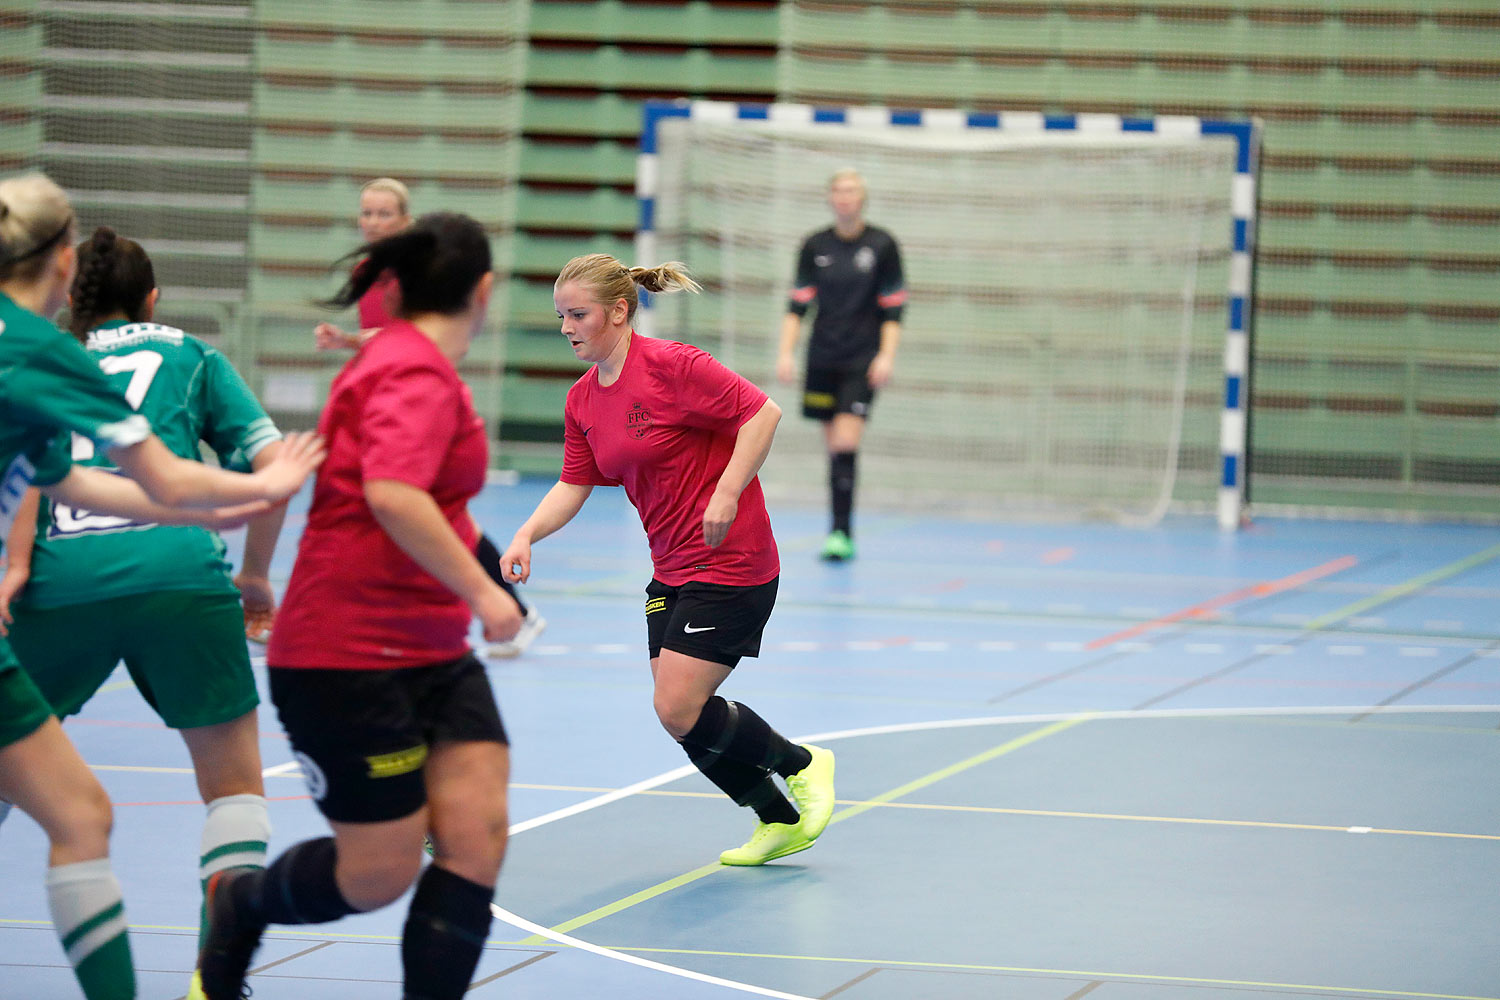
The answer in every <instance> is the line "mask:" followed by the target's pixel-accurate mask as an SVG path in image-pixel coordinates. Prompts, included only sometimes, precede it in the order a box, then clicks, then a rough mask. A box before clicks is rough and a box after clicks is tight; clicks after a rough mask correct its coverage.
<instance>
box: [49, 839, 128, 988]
mask: <svg viewBox="0 0 1500 1000" xmlns="http://www.w3.org/2000/svg"><path fill="white" fill-rule="evenodd" d="M47 908H48V909H49V910H50V911H51V912H52V926H54V927H56V928H57V936H58V937H59V938H61V939H62V943H63V950H65V951H66V952H67V953H68V961H69V962H70V963H72V965H73V967H74V968H75V969H76V968H77V967H78V966H79V965H80V964H82V962H83V961H84V960H85V959H86V958H88V957H89V956H90V955H92V954H93V953H94V952H96V951H98V950H99V949H100V948H102V947H103V946H104V945H106V944H108V943H110V942H111V941H113V940H115V939H116V938H118V937H120V936H121V935H123V934H124V933H125V904H124V897H123V896H122V895H121V893H120V882H119V880H118V879H116V878H115V873H114V871H113V870H112V869H111V868H110V866H109V859H108V858H96V859H95V860H93V861H75V862H74V863H72V864H67V865H58V866H57V867H56V868H49V869H47Z"/></svg>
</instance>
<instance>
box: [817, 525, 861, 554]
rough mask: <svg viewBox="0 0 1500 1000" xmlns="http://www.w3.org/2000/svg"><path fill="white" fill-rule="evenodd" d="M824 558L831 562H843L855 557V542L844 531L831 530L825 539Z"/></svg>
mask: <svg viewBox="0 0 1500 1000" xmlns="http://www.w3.org/2000/svg"><path fill="white" fill-rule="evenodd" d="M820 555H821V556H822V558H824V559H826V560H828V561H829V562H843V561H844V560H845V559H853V558H854V542H853V541H852V540H851V539H850V538H849V536H848V535H846V534H844V533H843V532H842V531H830V532H829V533H828V537H827V538H825V539H824V540H823V551H822V552H821V553H820Z"/></svg>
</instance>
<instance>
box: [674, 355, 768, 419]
mask: <svg viewBox="0 0 1500 1000" xmlns="http://www.w3.org/2000/svg"><path fill="white" fill-rule="evenodd" d="M767 398H768V397H767V396H766V394H765V393H764V392H762V391H761V390H760V389H759V388H758V387H757V386H756V385H755V383H754V382H751V381H750V380H749V379H747V378H745V377H744V376H742V375H739V374H737V373H735V372H733V371H730V370H729V369H728V368H726V367H724V366H723V365H721V364H720V363H719V362H718V361H716V360H714V358H713V356H712V355H711V354H708V353H707V352H705V351H700V350H696V349H692V350H688V351H685V352H683V357H682V360H681V362H680V363H679V366H678V388H677V399H678V403H679V405H680V406H681V408H682V417H683V423H685V424H688V425H690V426H693V427H702V428H705V429H707V430H711V431H715V432H718V433H721V434H735V433H737V432H738V431H739V429H740V428H741V427H743V426H744V425H745V422H746V421H747V420H749V419H750V418H751V417H753V416H755V415H756V414H757V413H759V412H760V408H761V407H763V406H765V405H766V399H767Z"/></svg>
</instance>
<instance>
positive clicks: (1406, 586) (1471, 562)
mask: <svg viewBox="0 0 1500 1000" xmlns="http://www.w3.org/2000/svg"><path fill="white" fill-rule="evenodd" d="M1496 556H1500V545H1492V546H1490V547H1489V548H1487V549H1485V550H1484V551H1483V552H1476V553H1474V554H1473V555H1472V556H1469V557H1468V558H1465V559H1460V560H1459V561H1458V562H1454V563H1449V564H1448V565H1446V566H1442V567H1439V568H1438V569H1435V570H1433V571H1431V572H1430V573H1423V574H1422V575H1421V576H1416V577H1412V578H1411V579H1410V580H1407V581H1406V582H1405V583H1398V584H1397V585H1396V586H1394V587H1388V588H1387V589H1385V590H1382V591H1381V592H1380V593H1378V594H1371V595H1370V596H1369V597H1366V598H1362V599H1361V600H1358V601H1355V602H1354V603H1353V604H1346V605H1344V606H1343V607H1342V608H1338V609H1336V610H1334V611H1330V612H1328V614H1326V615H1323V616H1321V617H1319V618H1314V619H1313V620H1312V621H1310V622H1308V623H1307V624H1306V625H1304V626H1303V628H1304V629H1305V630H1306V631H1308V632H1317V631H1320V630H1322V629H1325V628H1327V627H1328V626H1329V625H1332V624H1333V623H1334V622H1337V621H1342V620H1343V619H1345V618H1353V617H1354V616H1355V615H1357V614H1359V613H1360V612H1362V611H1368V610H1369V609H1371V608H1374V607H1379V606H1380V605H1382V604H1389V603H1390V602H1391V601H1394V600H1397V599H1399V598H1402V597H1405V596H1406V595H1407V594H1411V593H1414V592H1416V591H1418V590H1421V589H1422V588H1423V587H1428V586H1431V585H1432V584H1434V583H1438V582H1439V581H1441V580H1446V579H1448V578H1449V577H1450V576H1457V575H1458V574H1460V573H1462V572H1464V571H1465V570H1470V569H1473V568H1474V567H1475V566H1480V565H1483V564H1484V563H1487V562H1489V561H1490V560H1492V559H1494V558H1495V557H1496Z"/></svg>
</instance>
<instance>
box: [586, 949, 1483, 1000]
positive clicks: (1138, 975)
mask: <svg viewBox="0 0 1500 1000" xmlns="http://www.w3.org/2000/svg"><path fill="white" fill-rule="evenodd" d="M600 947H608V948H609V949H610V950H611V951H627V952H642V953H649V954H661V955H700V956H703V957H706V958H756V959H782V960H787V961H794V962H837V963H841V964H849V965H867V966H877V967H881V968H892V969H957V970H959V971H961V972H1011V973H1020V974H1024V975H1044V976H1083V977H1086V978H1089V979H1105V980H1109V979H1116V980H1119V979H1128V980H1131V981H1134V982H1159V983H1189V984H1192V985H1196V986H1236V987H1241V988H1244V987H1257V988H1260V989H1281V990H1317V991H1320V992H1325V993H1356V994H1365V995H1369V996H1382V997H1415V998H1418V1000H1500V997H1494V996H1475V995H1471V994H1467V993H1421V992H1416V991H1412V990H1381V989H1370V988H1369V987H1365V986H1319V985H1317V984H1314V983H1276V982H1262V981H1260V980H1254V979H1209V978H1206V977H1199V976H1158V975H1153V974H1151V973H1148V972H1099V971H1093V970H1088V969H1034V968H1030V967H1027V966H1020V965H979V964H970V963H965V962H910V961H902V960H887V959H883V958H834V957H830V956H823V955H778V954H760V953H757V952H748V951H710V950H707V949H701V950H700V949H694V948H637V947H634V946H631V945H601V946H600Z"/></svg>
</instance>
